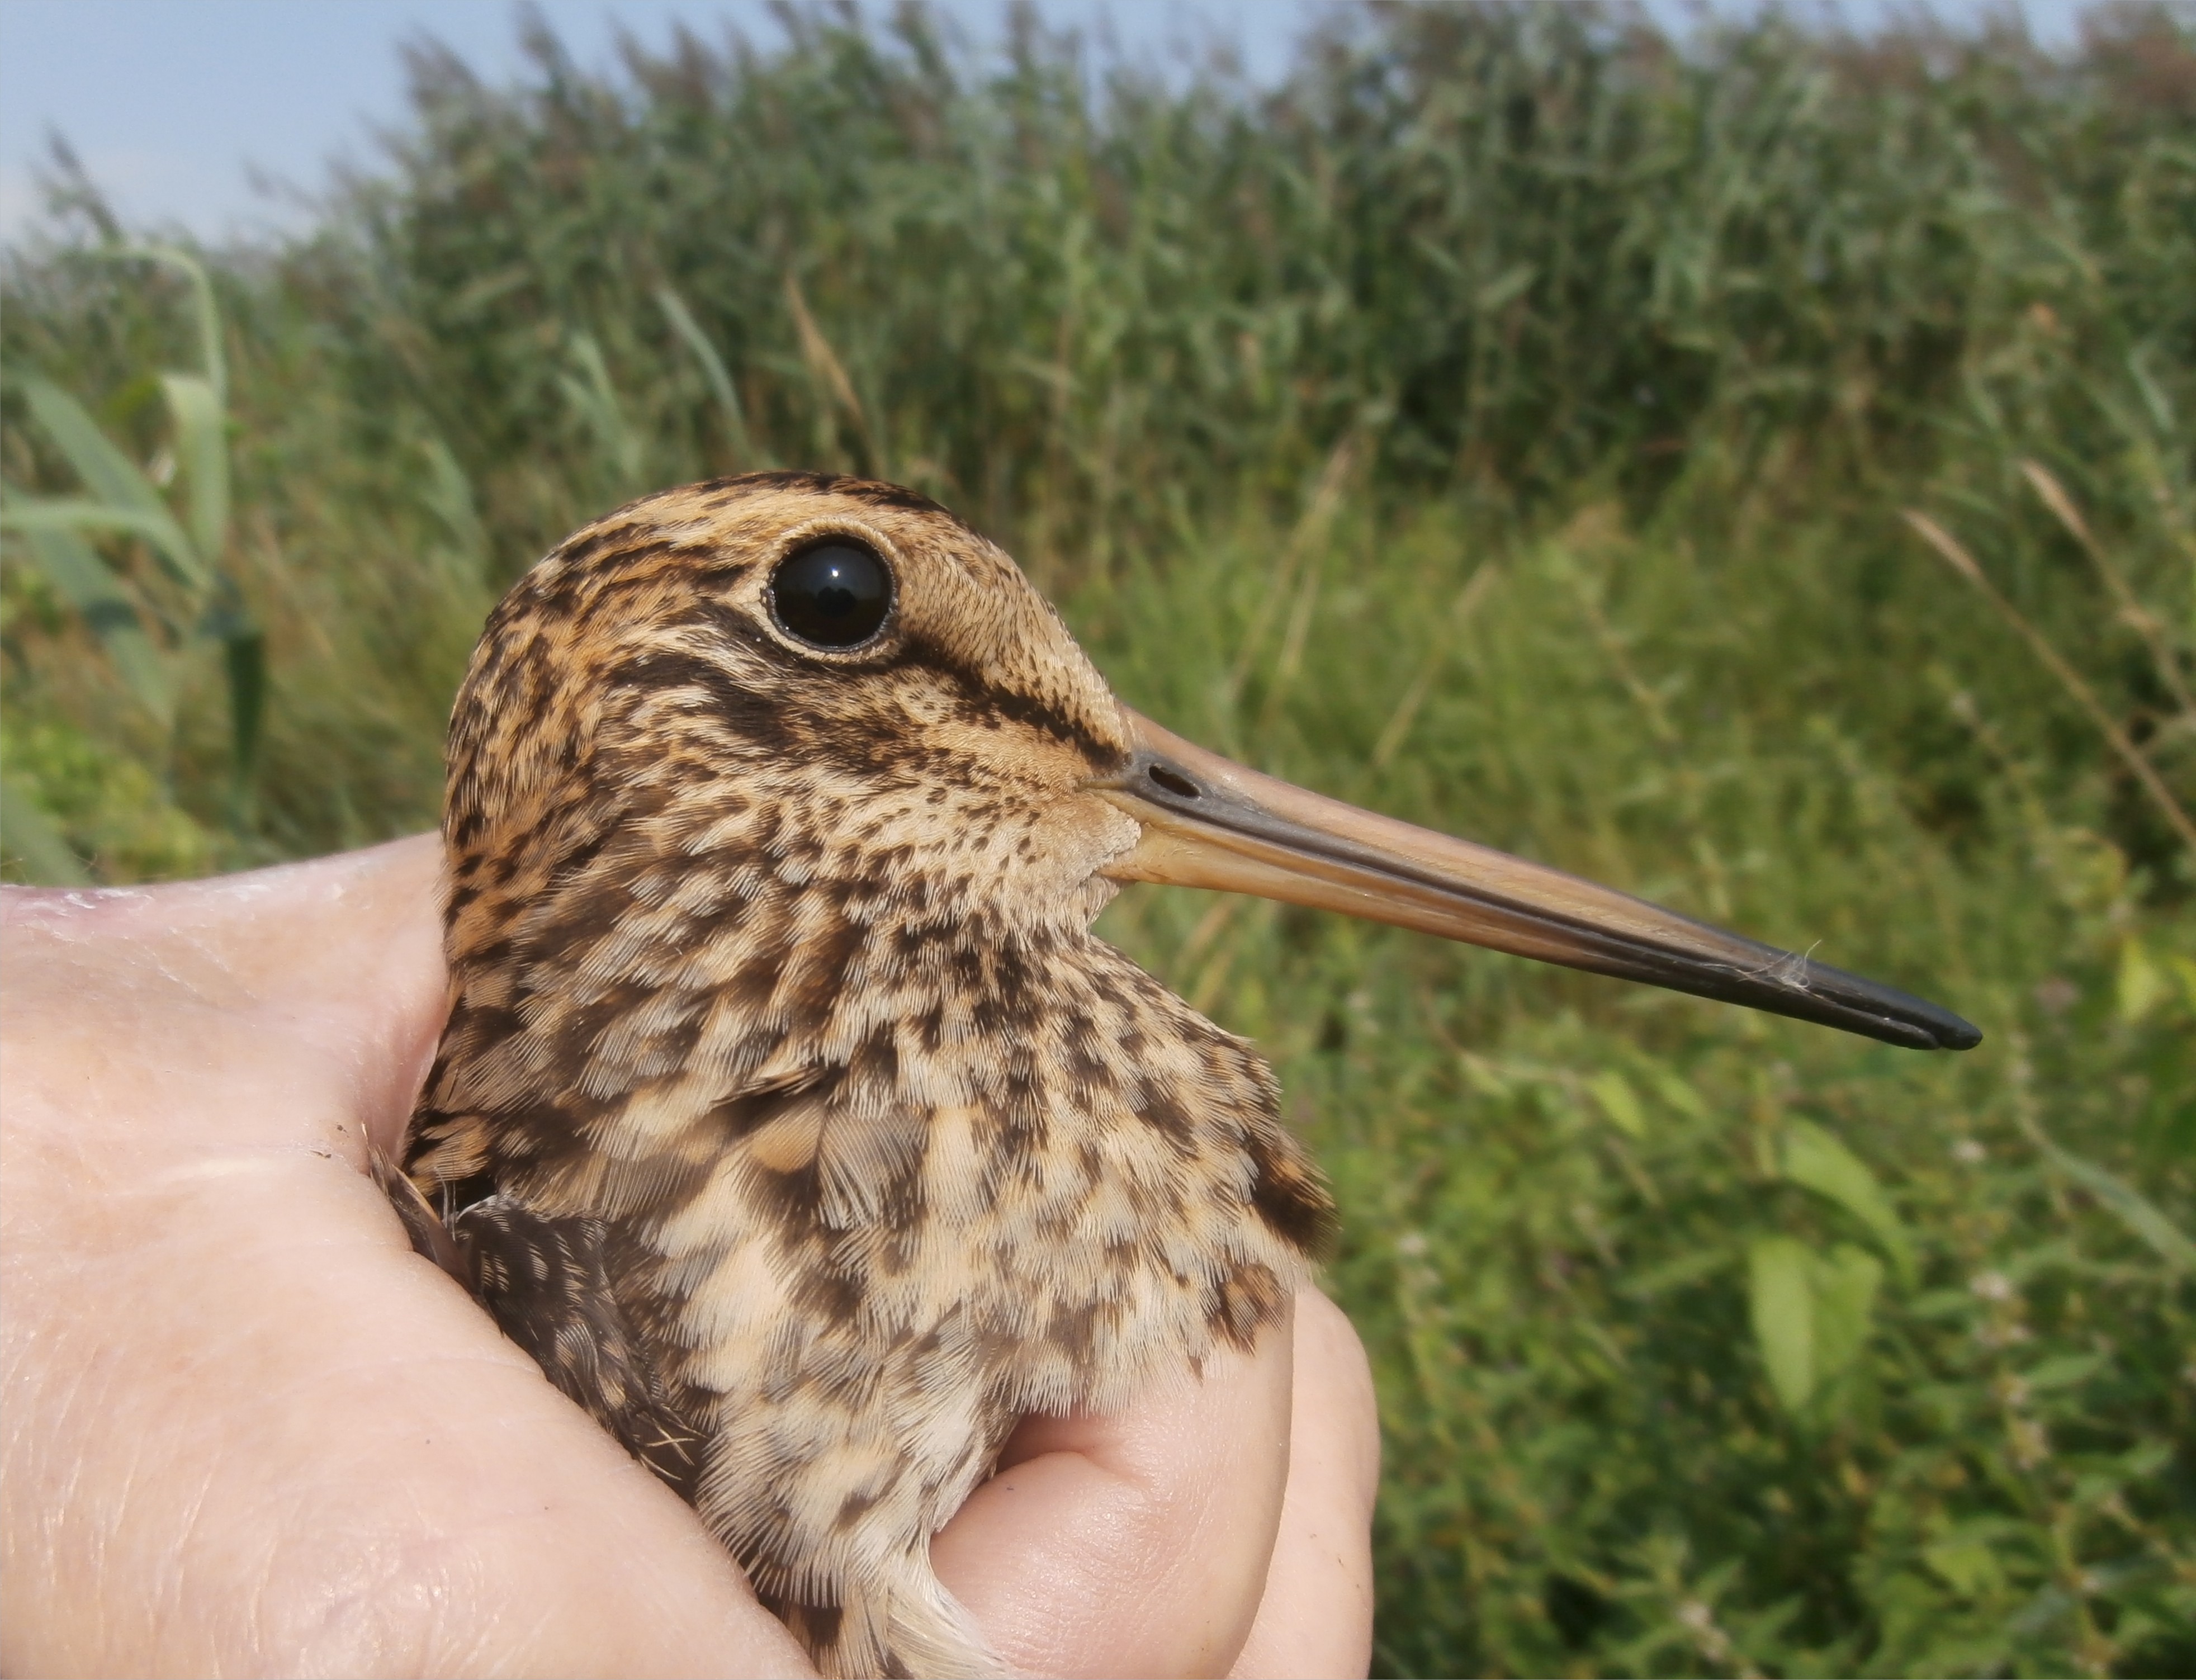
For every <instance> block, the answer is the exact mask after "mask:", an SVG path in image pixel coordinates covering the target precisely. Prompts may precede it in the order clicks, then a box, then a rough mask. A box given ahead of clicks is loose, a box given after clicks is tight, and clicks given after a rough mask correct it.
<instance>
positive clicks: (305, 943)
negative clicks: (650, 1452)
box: [0, 847, 807, 1674]
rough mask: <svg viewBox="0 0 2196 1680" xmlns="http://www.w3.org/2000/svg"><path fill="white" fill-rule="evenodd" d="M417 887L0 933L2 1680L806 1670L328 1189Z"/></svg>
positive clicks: (84, 916) (428, 877) (343, 881)
mask: <svg viewBox="0 0 2196 1680" xmlns="http://www.w3.org/2000/svg"><path fill="white" fill-rule="evenodd" d="M432 879H433V869H432V866H431V853H430V854H428V857H427V863H426V866H425V867H424V868H423V867H422V857H421V855H420V854H419V852H418V850H417V849H416V848H414V849H413V850H410V851H407V850H406V849H405V848H402V847H396V848H384V849H383V850H382V851H381V852H379V853H375V854H366V855H365V856H364V857H363V858H361V857H352V858H344V859H334V860H329V861H328V863H326V864H323V865H307V866H302V867H300V868H299V869H292V870H283V871H274V872H269V875H265V876H261V877H256V878H255V877H244V878H240V879H239V880H232V881H228V882H224V883H213V884H208V885H207V886H202V887H194V888H189V889H182V890H178V891H177V892H176V893H175V894H174V895H173V896H172V897H171V896H170V894H168V893H167V892H151V893H141V894H131V895H125V896H123V897H120V898H113V899H93V900H90V901H88V902H87V904H85V905H84V906H82V907H80V909H81V914H80V915H74V916H72V915H70V914H68V913H67V912H68V909H69V907H68V906H66V905H58V906H56V905H54V904H50V903H47V904H44V905H43V910H49V911H52V912H53V914H51V915H46V916H45V918H44V921H45V924H47V925H41V923H40V915H38V914H30V915H11V917H10V929H9V952H8V961H7V963H6V972H5V979H6V981H7V984H8V985H9V990H10V991H11V992H12V993H13V994H14V996H13V997H12V999H11V1000H10V1007H8V1009H7V1010H6V1015H5V1019H6V1025H7V1030H8V1033H9V1037H10V1039H11V1040H13V1041H14V1042H12V1043H11V1045H10V1047H9V1055H8V1058H7V1068H8V1080H9V1093H8V1102H7V1106H6V1108H7V1122H8V1127H9V1147H8V1148H7V1150H6V1151H5V1152H4V1154H0V1214H4V1219H5V1224H6V1234H7V1244H6V1248H7V1256H8V1258H7V1265H8V1282H9V1298H10V1301H11V1303H13V1304H12V1307H11V1311H10V1313H9V1314H8V1316H7V1319H6V1322H5V1326H4V1329H0V1394H4V1396H5V1400H6V1405H5V1407H4V1418H5V1422H4V1424H3V1425H0V1430H4V1433H0V1474H3V1475H4V1480H5V1485H6V1498H5V1500H4V1504H3V1505H0V1594H4V1609H0V1627H4V1630H5V1631H4V1637H0V1669H4V1670H5V1671H9V1672H35V1673H56V1674H61V1673H72V1672H78V1673H80V1672H95V1671H105V1672H138V1671H144V1672H203V1673H213V1672H229V1671H237V1670H240V1669H248V1670H255V1671H274V1672H315V1671H317V1672H343V1673H357V1674H391V1673H407V1672H408V1673H420V1672H428V1673H452V1674H465V1673H485V1672H490V1671H493V1672H497V1673H504V1674H513V1673H516V1674H523V1673H540V1674H550V1673H573V1672H591V1673H604V1674H616V1673H627V1674H639V1673H684V1674H703V1673H803V1672H806V1671H807V1666H806V1662H805V1661H804V1660H803V1659H802V1657H801V1654H800V1651H799V1649H798V1648H797V1647H796V1646H795V1645H794V1644H793V1642H791V1640H790V1639H789V1637H788V1636H787V1635H786V1634H785V1632H784V1631H783V1628H782V1627H780V1626H779V1625H777V1623H776V1622H775V1621H774V1620H773V1619H771V1618H770V1617H769V1616H768V1615H767V1614H765V1613H764V1612H763V1611H762V1609H761V1608H760V1606H758V1605H757V1604H756V1603H755V1602H754V1598H753V1596H752V1595H751V1594H749V1593H748V1591H747V1589H746V1586H745V1584H744V1582H743V1580H742V1579H741V1578H740V1575H739V1573H738V1571H737V1569H736V1568H735V1567H733V1565H732V1564H731V1561H730V1560H729V1558H727V1557H726V1556H725V1554H724V1553H723V1551H722V1550H720V1549H719V1548H718V1547H717V1546H716V1545H715V1544H714V1543H713V1542H712V1541H711V1540H710V1539H708V1535H707V1534H706V1533H705V1532H704V1531H703V1530H702V1528H701V1527H700V1525H698V1524H697V1523H696V1522H695V1521H694V1520H693V1517H692V1515H691V1512H689V1511H688V1510H686V1508H685V1506H684V1505H682V1504H680V1503H679V1501H678V1500H677V1499H676V1498H674V1497H673V1495H672V1494H671V1493H670V1492H668V1491H667V1490H666V1489H665V1488H663V1487H662V1486H661V1485H660V1484H658V1483H657V1482H656V1481H655V1480H654V1478H653V1477H651V1476H650V1475H648V1474H647V1473H646V1472H645V1471H644V1470H642V1469H640V1468H639V1466H637V1465H635V1464H633V1462H632V1461H631V1459H629V1458H627V1456H626V1455H625V1454H624V1453H623V1452H621V1451H620V1450H619V1449H618V1448H617V1447H616V1446H615V1444H614V1443H612V1442H611V1441H610V1440H609V1439H608V1437H606V1436H605V1435H604V1434H603V1433H602V1431H601V1430H600V1429H597V1428H596V1427H595V1426H594V1424H593V1423H592V1422H591V1421H590V1420H589V1419H588V1418H587V1417H586V1416H585V1415H584V1414H583V1413H581V1412H579V1411H578V1410H577V1409H576V1408H575V1407H574V1406H571V1405H570V1404H569V1402H567V1401H566V1400H564V1399H563V1396H562V1395H560V1394H558V1393H557V1392H556V1391H555V1390H554V1389H553V1388H551V1387H550V1386H549V1385H548V1384H547V1383H546V1382H544V1381H543V1380H542V1378H541V1377H540V1373H539V1371H536V1370H535V1368H534V1366H533V1365H532V1364H531V1363H530V1362H529V1360H526V1359H525V1357H524V1356H523V1354H520V1353H519V1352H518V1351H517V1349H516V1348H512V1347H511V1345H510V1344H509V1343H508V1342H505V1341H504V1340H503V1338H502V1337H501V1336H499V1335H498V1334H497V1332H496V1331H495V1329H494V1326H493V1325H492V1324H491V1323H490V1322H489V1321H488V1319H486V1317H485V1316H484V1315H483V1314H482V1313H480V1312H479V1310H478V1309H477V1308H476V1307H475V1306H474V1305H473V1304H472V1302H471V1301H470V1300H468V1299H467V1298H466V1297H465V1296H464V1295H463V1294H462V1292H460V1291H459V1290H457V1289H456V1288H455V1287H454V1285H450V1284H448V1281H447V1280H446V1279H443V1278H442V1276H441V1274H440V1273H437V1272H436V1271H435V1270H434V1269H433V1268H432V1267H430V1266H429V1265H428V1264H427V1263H426V1262H425V1261H420V1260H419V1259H418V1258H417V1257H416V1256H413V1255H412V1254H411V1253H410V1252H409V1250H408V1248H407V1245H406V1244H405V1239H404V1238H403V1236H402V1232H401V1229H400V1227H398V1225H397V1223H396V1219H395V1217H394V1215H392V1214H391V1213H390V1210H389V1209H388V1207H387V1205H386V1204H384V1203H383V1202H382V1201H381V1199H380V1198H379V1195H378V1194H377V1193H376V1192H374V1191H373V1189H372V1187H371V1186H370V1185H368V1184H367V1181H365V1180H364V1179H363V1178H362V1177H361V1176H360V1175H359V1174H358V1172H357V1171H356V1170H355V1167H354V1165H353V1164H352V1163H351V1162H350V1161H347V1160H345V1159H344V1140H350V1144H352V1145H355V1140H356V1139H357V1138H358V1136H359V1134H360V1132H361V1128H362V1127H364V1126H365V1125H367V1124H368V1123H372V1124H374V1125H376V1126H379V1127H384V1128H385V1127H387V1126H389V1125H390V1123H391V1120H392V1116H393V1117H394V1121H395V1123H396V1124H399V1125H401V1123H402V1112H403V1110H404V1109H405V1108H406V1107H407V1106H408V1103H409V1100H410V1092H409V1090H408V1089H407V1088H403V1087H404V1085H405V1077H404V1076H400V1075H391V1074H390V1073H389V1072H388V1071H387V1068H386V1063H387V1062H388V1060H389V1059H390V1057H391V1055H392V1054H396V1051H397V1050H399V1049H401V1048H402V1047H403V1046H404V1045H405V1044H407V1043H412V1042H413V1041H415V1040H417V1039H419V1038H421V1037H424V1040H425V1043H426V1044H427V1045H429V1046H431V1043H432V1040H433V1036H434V1027H435V1020H436V1014H437V1012H438V1008H439V1005H438V1003H436V1002H435V1000H436V998H437V997H438V995H439V990H440V985H441V977H440V970H439V962H438V961H437V960H436V955H435V950H436V947H435V941H434V938H433V925H434V904H433V894H432V891H431V882H432ZM11 909H17V910H20V909H26V906H25V905H23V904H21V903H20V901H19V902H18V904H15V905H14V906H11ZM27 909H28V910H29V911H32V912H41V911H42V906H41V904H37V903H33V904H30V905H28V906H27ZM421 918H424V919H425V933H424V935H422V933H421V932H420V929H419V927H418V925H417V924H418V923H419V920H420V919H421ZM133 919H134V920H133ZM270 923H271V925H270ZM407 952H408V953H409V955H406V953H407ZM361 988H364V989H369V990H386V991H387V992H388V993H389V994H390V995H393V996H400V997H402V998H403V999H405V1000H408V1001H407V1002H404V1003H403V1004H402V1006H401V1007H389V1006H387V1004H386V1002H385V1000H384V1003H379V1004H377V1003H373V1002H367V1001H365V1000H364V999H363V998H362V997H361V996H359V994H360V991H361ZM346 990H349V991H350V993H351V994H352V995H351V996H350V1000H349V1001H348V1002H346V999H345V996H344V994H345V992H346ZM422 997H424V998H425V999H427V1000H428V1002H427V1003H425V1004H424V1005H423V1004H421V1003H420V1002H419V999H420V998H422ZM423 1020H424V1023H425V1025H424V1026H423V1025H422V1022H423ZM407 1034H408V1035H410V1036H409V1037H407ZM416 1065H417V1056H416V1055H415V1056H414V1058H413V1066H415V1067H416ZM155 1070H162V1071H165V1073H156V1072H155Z"/></svg>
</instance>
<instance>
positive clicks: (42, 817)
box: [0, 771, 92, 886]
mask: <svg viewBox="0 0 2196 1680" xmlns="http://www.w3.org/2000/svg"><path fill="white" fill-rule="evenodd" d="M0 853H5V854H6V855H7V856H8V857H11V858H14V859H15V860H17V861H18V862H20V863H21V864H22V867H23V874H24V875H26V877H27V878H28V879H29V880H32V881H33V882H35V883H37V884H38V885H39V886H90V885H91V884H92V880H91V871H90V870H89V869H86V868H84V859H82V858H81V857H78V856H77V855H76V852H75V851H74V849H73V848H72V847H71V846H70V845H69V843H68V841H67V840H65V839H64V838H62V835H61V825H60V824H59V823H55V821H54V819H53V818H52V817H50V816H49V815H48V814H47V812H46V811H45V808H44V807H43V806H42V805H39V803H38V800H36V799H35V798H34V797H33V796H32V794H31V791H30V789H29V788H26V787H25V786H24V785H23V784H22V783H21V782H19V781H17V780H16V779H15V778H14V776H9V775H8V774H7V773H6V772H4V771H0Z"/></svg>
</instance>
